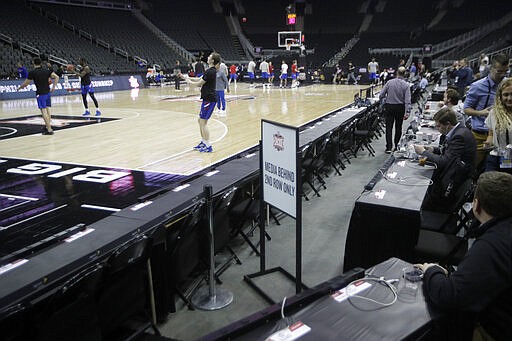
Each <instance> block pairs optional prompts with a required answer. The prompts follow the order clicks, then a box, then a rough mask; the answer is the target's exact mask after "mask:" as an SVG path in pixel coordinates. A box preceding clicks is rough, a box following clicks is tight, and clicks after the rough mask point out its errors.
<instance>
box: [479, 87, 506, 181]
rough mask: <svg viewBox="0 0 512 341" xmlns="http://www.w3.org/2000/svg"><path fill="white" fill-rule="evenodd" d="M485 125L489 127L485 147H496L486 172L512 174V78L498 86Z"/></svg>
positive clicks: (490, 154) (489, 159)
mask: <svg viewBox="0 0 512 341" xmlns="http://www.w3.org/2000/svg"><path fill="white" fill-rule="evenodd" d="M485 124H486V125H487V127H489V135H488V137H487V140H486V141H485V146H486V147H488V148H491V147H494V148H493V150H492V151H491V152H490V153H489V156H488V157H487V163H486V166H485V171H493V170H494V171H500V172H506V173H510V174H512V78H508V79H505V80H503V81H502V82H501V83H500V85H499V86H498V90H497V91H496V97H495V99H494V107H493V108H492V110H491V111H490V113H489V116H487V119H486V120H485Z"/></svg>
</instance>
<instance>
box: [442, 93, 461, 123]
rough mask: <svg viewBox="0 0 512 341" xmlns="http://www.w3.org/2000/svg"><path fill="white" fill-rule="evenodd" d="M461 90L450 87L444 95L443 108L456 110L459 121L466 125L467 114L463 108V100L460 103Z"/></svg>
mask: <svg viewBox="0 0 512 341" xmlns="http://www.w3.org/2000/svg"><path fill="white" fill-rule="evenodd" d="M459 99H460V97H459V92H458V91H457V90H455V89H452V88H448V89H446V91H445V92H444V95H443V102H442V103H443V105H442V106H441V108H450V109H452V110H453V111H454V112H455V115H456V116H457V122H459V123H461V124H462V125H463V126H466V120H467V116H466V114H465V113H464V109H463V108H462V105H461V104H462V102H461V103H459Z"/></svg>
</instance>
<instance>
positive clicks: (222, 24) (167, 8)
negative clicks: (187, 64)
mask: <svg viewBox="0 0 512 341" xmlns="http://www.w3.org/2000/svg"><path fill="white" fill-rule="evenodd" d="M142 13H143V14H144V15H145V16H146V17H147V18H149V19H150V20H151V21H152V22H153V23H154V24H155V25H156V26H158V27H159V28H160V29H161V30H162V31H163V32H165V33H166V34H167V35H168V36H169V37H171V38H172V39H174V40H175V41H176V42H178V43H179V44H181V45H182V46H183V47H184V48H186V49H187V50H188V51H190V52H193V53H194V52H199V51H216V52H219V53H220V54H221V56H222V58H223V59H224V60H239V59H240V57H241V56H239V55H238V54H237V52H236V51H237V50H236V48H235V46H234V45H233V41H232V39H231V33H230V31H229V28H228V25H227V23H226V19H225V17H224V15H223V14H222V13H214V11H213V7H212V4H211V1H209V0H198V1H179V2H175V1H166V0H155V1H152V2H151V3H150V4H148V6H147V8H145V9H143V11H142Z"/></svg>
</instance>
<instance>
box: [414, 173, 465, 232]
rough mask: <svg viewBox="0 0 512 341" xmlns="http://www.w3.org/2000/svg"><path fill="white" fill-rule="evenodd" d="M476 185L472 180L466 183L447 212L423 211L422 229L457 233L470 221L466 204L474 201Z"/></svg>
mask: <svg viewBox="0 0 512 341" xmlns="http://www.w3.org/2000/svg"><path fill="white" fill-rule="evenodd" d="M473 193H474V183H473V180H472V179H467V180H466V181H464V182H463V183H462V184H461V185H460V186H459V188H457V190H456V191H455V194H454V199H453V201H452V203H451V205H449V206H448V207H447V209H446V211H447V213H446V212H438V211H430V210H422V211H421V228H422V229H425V230H431V231H438V232H443V233H451V234H455V233H457V232H458V231H459V230H460V229H461V228H462V227H463V226H464V225H465V224H466V223H467V221H468V219H469V216H468V212H467V211H466V210H465V209H464V204H465V203H467V202H471V201H472V200H473Z"/></svg>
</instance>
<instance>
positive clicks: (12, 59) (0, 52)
mask: <svg viewBox="0 0 512 341" xmlns="http://www.w3.org/2000/svg"><path fill="white" fill-rule="evenodd" d="M18 62H21V63H22V64H23V65H24V66H25V67H26V68H27V70H30V68H31V66H32V57H31V56H30V55H29V54H28V53H23V52H21V51H20V50H18V49H14V48H13V47H12V46H11V45H7V44H3V43H2V44H0V78H17V77H18V73H17V72H16V63H18Z"/></svg>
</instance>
